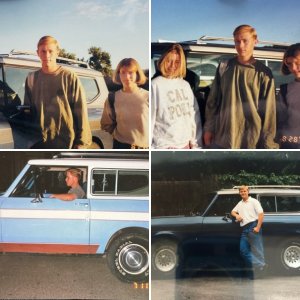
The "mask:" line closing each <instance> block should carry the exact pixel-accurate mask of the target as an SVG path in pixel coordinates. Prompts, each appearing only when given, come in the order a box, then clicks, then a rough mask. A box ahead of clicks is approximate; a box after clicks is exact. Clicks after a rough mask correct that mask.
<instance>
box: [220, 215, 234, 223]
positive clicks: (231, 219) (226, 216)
mask: <svg viewBox="0 0 300 300" xmlns="http://www.w3.org/2000/svg"><path fill="white" fill-rule="evenodd" d="M222 220H223V221H225V222H233V217H232V216H231V214H230V213H225V216H224V217H223V218H222Z"/></svg>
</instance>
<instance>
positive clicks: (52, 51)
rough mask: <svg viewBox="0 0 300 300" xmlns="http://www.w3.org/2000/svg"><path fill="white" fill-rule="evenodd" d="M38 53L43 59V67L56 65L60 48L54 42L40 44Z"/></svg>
mask: <svg viewBox="0 0 300 300" xmlns="http://www.w3.org/2000/svg"><path fill="white" fill-rule="evenodd" d="M37 54H38V56H39V58H40V59H41V62H42V66H43V67H48V68H49V67H51V66H56V58H57V57H58V48H57V45H56V44H54V43H45V44H42V45H40V46H39V48H38V50H37Z"/></svg>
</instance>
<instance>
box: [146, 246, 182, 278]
mask: <svg viewBox="0 0 300 300" xmlns="http://www.w3.org/2000/svg"><path fill="white" fill-rule="evenodd" d="M151 262H152V271H153V275H154V277H157V278H175V277H177V274H178V270H179V269H178V267H179V266H180V255H179V253H178V246H177V244H176V243H175V242H173V241H158V242H155V243H154V244H153V245H152V257H151Z"/></svg>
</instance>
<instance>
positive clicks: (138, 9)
mask: <svg viewBox="0 0 300 300" xmlns="http://www.w3.org/2000/svg"><path fill="white" fill-rule="evenodd" d="M142 13H148V0H121V1H120V0H115V1H107V2H106V1H99V0H93V1H80V2H78V3H77V4H76V6H75V14H77V15H80V16H85V17H87V18H89V19H97V18H109V17H126V16H134V15H138V14H142Z"/></svg>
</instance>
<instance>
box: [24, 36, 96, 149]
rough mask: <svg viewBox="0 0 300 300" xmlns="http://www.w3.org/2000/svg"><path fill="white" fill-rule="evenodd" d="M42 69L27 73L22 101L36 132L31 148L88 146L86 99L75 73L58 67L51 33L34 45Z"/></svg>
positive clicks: (89, 133) (56, 49) (88, 126)
mask: <svg viewBox="0 0 300 300" xmlns="http://www.w3.org/2000/svg"><path fill="white" fill-rule="evenodd" d="M37 54H38V56H39V58H40V60H41V63H42V68H41V69H40V70H38V71H35V72H32V73H30V74H29V75H28V77H27V79H26V85H25V104H27V105H29V106H30V110H31V116H32V121H33V123H34V128H35V131H36V133H37V135H38V139H37V140H38V142H37V143H36V144H35V145H33V146H32V147H33V148H60V149H66V148H67V149H69V148H88V146H89V145H90V144H91V142H92V136H91V129H90V125H89V121H88V114H87V107H86V98H85V94H84V90H83V88H82V86H81V83H80V81H79V79H78V77H77V76H76V74H75V73H73V72H71V71H70V70H67V69H65V68H64V67H62V66H59V65H58V64H57V62H56V59H57V57H58V54H59V45H58V42H57V40H56V39H55V38H53V37H51V36H44V37H42V38H41V39H40V40H39V42H38V46H37Z"/></svg>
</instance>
